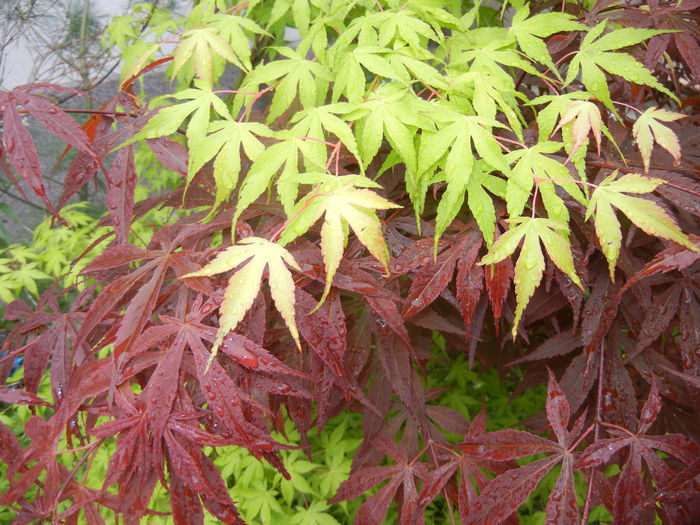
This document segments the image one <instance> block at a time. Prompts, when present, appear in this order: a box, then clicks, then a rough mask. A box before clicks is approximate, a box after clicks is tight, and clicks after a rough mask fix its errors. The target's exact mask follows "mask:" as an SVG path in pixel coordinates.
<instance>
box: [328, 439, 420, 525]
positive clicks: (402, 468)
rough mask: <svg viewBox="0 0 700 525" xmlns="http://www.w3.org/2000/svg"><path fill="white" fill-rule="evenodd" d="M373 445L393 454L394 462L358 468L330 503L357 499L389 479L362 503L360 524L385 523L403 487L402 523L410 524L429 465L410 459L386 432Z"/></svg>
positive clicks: (358, 515)
mask: <svg viewBox="0 0 700 525" xmlns="http://www.w3.org/2000/svg"><path fill="white" fill-rule="evenodd" d="M372 444H373V446H375V447H376V448H377V449H379V450H380V451H381V452H383V453H385V454H386V455H388V456H389V457H391V458H392V459H393V460H394V464H393V465H386V466H376V467H364V468H360V469H357V470H356V471H355V472H353V473H352V474H351V475H350V478H348V479H347V480H346V481H344V482H343V483H341V485H340V486H339V487H338V490H337V492H336V494H335V496H333V498H332V499H331V500H330V502H329V503H337V502H339V501H345V500H349V499H352V498H356V497H358V496H360V495H361V494H362V493H364V492H365V491H367V490H369V489H370V488H372V487H374V486H376V485H377V484H378V483H379V482H381V481H383V480H386V479H388V480H389V483H387V484H386V485H384V486H383V487H382V488H381V489H379V491H378V492H377V493H376V494H374V495H373V496H371V497H369V498H368V499H367V500H365V502H364V503H363V504H362V506H361V507H360V510H359V511H358V513H357V518H356V519H357V523H366V524H368V525H369V524H377V525H378V524H380V523H382V522H383V520H384V516H385V514H386V512H387V510H388V509H389V505H390V504H391V502H392V501H394V499H396V496H397V492H398V490H399V488H402V492H401V494H400V496H401V499H400V501H401V502H402V505H401V508H400V509H399V513H400V517H401V518H400V519H401V522H402V523H408V522H409V520H410V519H411V518H412V516H413V514H414V513H415V511H416V508H417V505H418V490H417V488H416V480H417V479H425V477H426V475H427V473H428V469H427V467H428V465H427V463H423V462H420V461H410V460H409V459H408V458H407V457H406V453H405V451H404V450H402V449H399V447H397V446H396V444H395V443H394V442H393V441H391V440H390V439H388V438H387V437H385V436H384V435H381V434H380V435H378V436H377V437H376V438H375V439H374V440H373V443H372Z"/></svg>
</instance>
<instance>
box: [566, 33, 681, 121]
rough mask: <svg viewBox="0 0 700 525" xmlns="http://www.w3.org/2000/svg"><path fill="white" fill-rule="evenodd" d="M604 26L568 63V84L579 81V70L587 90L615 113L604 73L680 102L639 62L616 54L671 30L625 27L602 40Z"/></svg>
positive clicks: (582, 44) (630, 57) (604, 36)
mask: <svg viewBox="0 0 700 525" xmlns="http://www.w3.org/2000/svg"><path fill="white" fill-rule="evenodd" d="M605 26H606V21H603V22H601V23H600V24H598V25H597V26H596V27H594V28H593V29H591V31H590V32H589V33H588V34H587V35H586V37H585V38H584V39H583V42H581V47H580V48H579V51H578V52H577V53H576V55H575V56H574V58H573V59H572V60H571V63H570V64H569V70H568V72H567V75H566V84H567V85H568V84H570V83H571V82H572V81H573V80H574V79H575V78H576V76H577V75H578V72H579V69H580V70H581V80H582V82H583V85H584V86H586V89H587V90H588V91H589V92H590V93H591V94H592V95H593V96H594V97H596V98H597V99H598V100H600V101H601V102H602V103H603V104H605V106H606V107H607V108H608V109H609V110H610V111H612V112H613V113H615V114H616V112H615V108H614V107H613V104H612V101H611V100H610V91H609V90H608V81H607V79H606V78H605V73H603V70H605V71H607V72H608V73H610V74H612V75H618V76H620V77H622V78H624V79H625V80H628V81H630V82H633V83H635V84H641V85H644V86H650V87H653V88H654V89H656V90H657V91H661V92H662V93H665V94H666V95H668V96H669V97H671V98H672V99H674V100H678V99H677V98H676V96H675V95H674V94H673V93H671V92H670V91H669V90H668V89H666V88H665V87H664V86H663V85H661V84H660V83H659V81H658V80H656V78H654V76H653V75H652V74H651V72H650V71H649V70H648V69H647V68H645V67H644V66H643V65H642V64H640V63H639V62H637V61H636V60H635V59H634V58H633V57H632V56H630V55H628V54H627V53H616V52H613V50H615V49H622V48H624V47H629V46H633V45H635V44H639V43H640V42H644V41H645V40H648V39H649V38H651V37H653V36H655V35H660V34H663V33H668V32H669V31H657V30H655V29H638V28H632V27H626V28H622V29H615V30H613V31H611V32H609V33H607V34H605V35H603V36H602V37H601V36H600V35H601V34H602V33H603V30H604V29H605ZM598 37H600V38H598ZM596 39H597V40H596Z"/></svg>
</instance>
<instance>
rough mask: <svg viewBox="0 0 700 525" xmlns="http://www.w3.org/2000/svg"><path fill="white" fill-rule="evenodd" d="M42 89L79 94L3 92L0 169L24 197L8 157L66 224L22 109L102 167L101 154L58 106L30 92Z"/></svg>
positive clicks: (25, 87) (30, 87)
mask: <svg viewBox="0 0 700 525" xmlns="http://www.w3.org/2000/svg"><path fill="white" fill-rule="evenodd" d="M41 88H44V89H45V90H46V89H49V90H54V91H68V92H71V93H73V94H76V93H79V92H76V91H74V90H71V89H67V88H62V87H60V86H54V85H52V84H44V85H38V86H34V85H31V84H30V85H23V86H18V87H16V88H15V89H13V90H12V91H8V92H3V91H0V122H2V133H1V134H0V158H1V159H2V160H1V161H0V168H2V170H3V171H4V172H5V173H6V174H7V176H8V178H9V179H10V180H11V181H12V183H13V184H14V185H15V186H16V187H17V188H18V190H19V191H20V193H22V195H25V193H24V189H23V188H22V186H20V185H19V183H18V181H17V180H16V179H15V177H14V175H13V174H12V172H11V171H10V170H9V169H8V166H7V164H5V158H7V159H8V160H9V161H10V164H12V166H13V167H14V168H15V170H16V171H17V174H18V175H19V176H20V177H22V178H23V179H24V180H25V181H26V182H27V185H28V186H29V187H30V188H31V189H32V190H33V191H34V193H35V194H36V195H37V196H39V198H40V199H41V201H42V202H43V203H44V205H45V206H46V208H47V209H48V210H49V211H50V212H51V213H52V214H53V215H54V217H56V218H58V219H59V220H61V221H62V222H64V224H66V223H65V221H63V219H61V218H60V216H59V214H58V210H56V208H54V206H53V204H52V203H51V200H50V199H49V197H48V195H47V190H46V183H45V181H44V176H43V173H42V168H41V162H40V159H39V154H38V152H37V148H36V145H35V144H34V139H33V138H32V135H31V133H30V132H29V129H27V127H26V126H25V124H24V122H23V119H22V115H21V113H20V110H19V108H20V107H22V108H24V110H25V111H26V112H27V113H29V114H30V115H31V116H32V117H34V118H35V119H36V120H37V121H38V122H39V123H40V124H41V125H42V126H43V127H44V128H46V129H47V130H48V131H49V132H51V133H52V134H53V135H55V136H57V137H58V138H60V139H62V140H63V141H65V142H66V143H68V145H69V147H70V146H72V147H74V148H75V149H76V150H78V151H79V152H81V153H83V154H85V155H87V156H88V157H89V158H90V159H92V160H93V161H95V162H96V163H98V164H99V160H97V159H98V154H97V152H96V151H95V149H94V147H93V145H92V143H91V141H90V138H89V137H88V136H87V135H86V134H85V132H84V131H83V130H82V129H81V127H80V126H79V125H78V124H77V122H75V120H73V119H72V118H71V117H70V116H69V115H68V114H67V113H66V112H65V111H64V110H63V109H62V108H61V107H60V106H59V105H58V104H56V103H54V102H52V101H50V100H49V99H47V98H46V97H44V96H40V95H37V94H34V93H31V91H33V90H37V89H41ZM25 197H26V195H25Z"/></svg>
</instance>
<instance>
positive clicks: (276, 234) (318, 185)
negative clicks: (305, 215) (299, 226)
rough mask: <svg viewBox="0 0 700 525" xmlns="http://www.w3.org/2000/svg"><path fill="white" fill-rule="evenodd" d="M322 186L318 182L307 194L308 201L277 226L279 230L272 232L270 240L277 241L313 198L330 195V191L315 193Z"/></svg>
mask: <svg viewBox="0 0 700 525" xmlns="http://www.w3.org/2000/svg"><path fill="white" fill-rule="evenodd" d="M320 187H321V185H320V184H317V185H316V187H315V188H314V189H313V190H312V191H311V193H309V194H308V195H307V198H306V202H304V205H303V206H302V207H301V208H299V209H298V210H297V212H296V213H295V214H294V215H292V216H291V217H289V218H288V219H287V220H286V221H284V222H283V223H282V224H281V225H280V227H279V228H277V230H275V232H274V233H273V234H272V236H271V237H270V242H276V241H277V238H278V237H279V236H280V235H281V234H282V232H283V231H284V230H285V228H286V227H287V226H289V224H290V223H291V222H292V221H293V220H294V219H296V218H297V217H299V215H301V214H302V212H304V211H305V210H306V209H307V208H308V207H309V203H310V202H311V201H312V200H314V199H315V198H317V197H328V196H329V194H328V193H314V192H315V191H317V190H318V189H319V188H320Z"/></svg>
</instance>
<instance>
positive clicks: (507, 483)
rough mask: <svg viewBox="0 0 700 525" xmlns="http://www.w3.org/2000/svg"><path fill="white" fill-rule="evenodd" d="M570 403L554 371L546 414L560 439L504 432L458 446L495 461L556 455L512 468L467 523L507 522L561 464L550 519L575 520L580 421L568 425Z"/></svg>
mask: <svg viewBox="0 0 700 525" xmlns="http://www.w3.org/2000/svg"><path fill="white" fill-rule="evenodd" d="M569 415H570V413H569V404H568V401H567V399H566V396H565V395H564V392H563V391H562V389H561V388H560V386H559V384H558V383H557V381H556V379H555V377H554V374H553V373H552V372H551V371H549V384H548V386H547V418H548V419H549V422H550V425H551V426H552V428H553V430H554V433H555V435H556V437H557V439H558V443H557V442H553V441H550V440H548V439H545V438H542V437H539V436H536V435H534V434H530V433H529V432H523V431H519V430H501V431H496V432H489V433H485V434H476V435H473V436H470V437H469V439H468V440H467V441H465V442H464V443H462V444H460V445H459V448H460V449H461V450H462V451H463V452H464V453H465V454H466V455H470V456H473V457H478V458H481V459H489V460H492V461H510V460H513V459H518V458H523V457H526V456H530V455H533V454H540V453H550V454H551V455H549V456H547V457H545V458H543V459H539V460H536V461H534V462H532V463H529V464H527V465H525V466H522V467H518V468H511V469H509V470H507V471H505V472H503V473H500V474H499V475H498V476H496V477H495V478H494V479H493V480H491V481H490V482H489V483H488V484H487V485H486V486H485V488H484V489H483V490H482V491H481V493H480V494H479V496H478V497H477V498H476V499H475V501H474V502H473V505H472V507H471V512H470V513H469V514H468V516H467V520H466V523H479V524H493V525H496V524H498V523H503V522H504V521H505V520H506V519H508V517H509V516H510V515H511V514H512V513H513V512H515V510H517V508H518V507H519V506H520V505H521V504H523V503H524V502H525V500H526V499H527V497H528V496H529V495H530V493H531V492H532V491H533V490H535V488H536V487H537V485H538V483H539V482H540V480H541V479H542V478H543V477H544V476H545V475H546V474H547V473H548V472H549V471H550V470H552V469H553V468H554V467H555V466H556V465H558V464H561V471H560V473H559V478H558V479H557V482H556V484H555V487H554V489H553V491H552V493H551V494H550V497H549V502H548V504H547V509H546V511H547V512H546V523H548V524H555V523H563V524H571V525H573V524H575V523H577V522H578V507H577V503H576V493H575V490H574V477H573V474H574V456H573V449H571V448H570V447H573V445H574V444H575V440H576V439H577V438H578V437H579V436H578V434H579V432H580V431H581V425H579V424H577V425H574V429H573V431H572V432H570V431H569V429H568V421H569Z"/></svg>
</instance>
